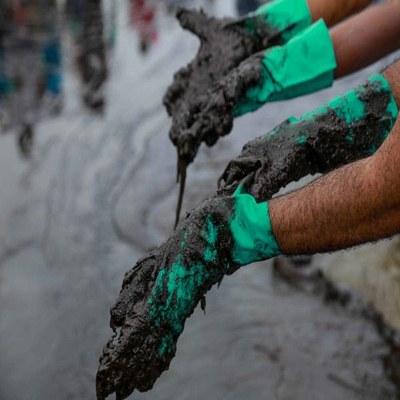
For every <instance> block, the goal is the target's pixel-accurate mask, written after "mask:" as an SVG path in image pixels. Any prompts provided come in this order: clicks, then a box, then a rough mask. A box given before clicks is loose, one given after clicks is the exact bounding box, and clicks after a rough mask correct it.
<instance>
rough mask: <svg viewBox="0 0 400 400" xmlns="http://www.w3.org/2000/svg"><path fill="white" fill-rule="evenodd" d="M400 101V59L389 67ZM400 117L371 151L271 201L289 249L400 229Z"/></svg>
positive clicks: (343, 243) (361, 239)
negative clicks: (372, 152)
mask: <svg viewBox="0 0 400 400" xmlns="http://www.w3.org/2000/svg"><path fill="white" fill-rule="evenodd" d="M383 74H384V75H385V77H386V79H387V80H388V82H389V83H390V85H391V88H392V92H393V95H394V98H395V100H396V102H397V104H398V105H400V61H398V62H396V63H395V64H393V65H392V66H390V67H389V68H388V69H386V71H385V72H384V73H383ZM399 188H400V118H398V119H397V121H396V124H395V126H394V128H393V129H392V131H391V133H390V135H389V137H388V138H387V139H386V141H385V142H384V143H383V145H382V146H381V147H380V148H379V150H378V151H377V152H376V153H375V154H374V155H373V156H371V157H369V158H365V159H363V160H360V161H357V162H355V163H352V164H348V165H346V166H344V167H342V168H339V169H337V170H335V171H333V172H331V173H329V174H327V175H325V176H323V177H322V178H320V179H318V180H316V181H315V182H313V183H312V184H310V185H308V186H306V187H305V188H303V189H301V190H299V191H297V192H294V193H291V194H288V195H285V196H282V197H278V198H276V199H273V200H271V201H270V203H269V211H270V216H271V222H272V228H273V231H274V234H275V237H276V239H277V241H278V243H279V245H280V247H281V250H282V251H283V252H284V253H285V254H307V253H318V252H324V251H333V250H338V249H343V248H347V247H351V246H355V245H358V244H362V243H366V242H369V241H374V240H378V239H382V238H385V237H389V236H391V235H394V234H396V233H400V190H399Z"/></svg>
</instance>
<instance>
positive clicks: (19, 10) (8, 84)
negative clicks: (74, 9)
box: [0, 0, 62, 156]
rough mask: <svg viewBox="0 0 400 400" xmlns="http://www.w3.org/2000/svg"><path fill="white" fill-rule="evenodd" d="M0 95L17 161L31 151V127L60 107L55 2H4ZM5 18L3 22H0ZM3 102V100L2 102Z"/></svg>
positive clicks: (59, 49) (32, 128)
mask: <svg viewBox="0 0 400 400" xmlns="http://www.w3.org/2000/svg"><path fill="white" fill-rule="evenodd" d="M2 8H3V9H5V10H6V14H4V13H3V19H4V18H5V19H6V24H5V26H6V27H7V29H6V31H5V32H4V31H3V34H2V38H1V39H2V45H1V47H2V51H1V53H2V56H1V71H0V74H1V82H2V83H1V84H0V85H1V86H2V89H0V91H1V96H2V97H3V105H4V110H3V111H4V113H6V114H7V118H6V119H9V125H10V127H12V128H16V129H17V131H18V132H19V134H18V144H19V148H20V150H21V154H22V155H23V156H29V155H30V153H31V150H32V145H33V137H34V126H35V124H36V123H37V122H38V121H39V120H40V118H41V117H42V116H43V115H53V114H56V113H59V112H60V110H61V107H62V65H61V64H62V60H61V44H60V37H59V24H58V22H59V20H58V11H57V2H56V0H34V1H26V0H25V1H24V0H17V1H12V2H10V1H9V2H4V3H3V4H2ZM4 15H6V17H4ZM5 98H6V101H4V99H5Z"/></svg>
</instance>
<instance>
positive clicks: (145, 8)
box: [130, 0, 157, 54]
mask: <svg viewBox="0 0 400 400" xmlns="http://www.w3.org/2000/svg"><path fill="white" fill-rule="evenodd" d="M130 21H131V24H132V26H133V27H135V29H136V30H137V32H138V35H139V49H140V52H141V53H142V54H146V53H147V51H148V50H149V48H150V46H151V45H152V44H153V43H155V42H156V40H157V29H156V25H155V22H156V6H155V4H153V3H152V2H151V1H148V0H130Z"/></svg>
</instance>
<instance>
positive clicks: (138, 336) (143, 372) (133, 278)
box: [97, 189, 280, 400]
mask: <svg viewBox="0 0 400 400" xmlns="http://www.w3.org/2000/svg"><path fill="white" fill-rule="evenodd" d="M278 254H280V250H279V246H278V244H277V242H276V240H275V238H274V235H273V233H272V229H271V223H270V219H269V212H268V204H267V203H259V204H257V203H256V202H255V200H254V198H253V197H252V196H250V195H248V194H246V193H243V192H241V190H240V189H238V190H237V191H236V193H235V194H234V196H229V197H220V198H213V199H210V200H208V201H205V202H204V203H203V204H202V205H201V206H200V207H198V208H197V209H195V210H194V211H192V212H191V214H190V215H189V216H188V217H187V218H186V219H185V220H184V221H182V223H181V224H180V226H179V228H178V230H176V231H175V232H174V234H173V235H172V236H171V237H170V238H169V239H168V241H167V242H166V243H164V244H163V245H162V246H160V247H159V248H157V249H156V250H154V251H152V252H151V253H150V254H149V255H148V256H147V257H145V258H143V259H142V260H139V262H138V263H137V264H136V265H135V267H134V268H133V269H132V270H131V271H129V272H128V273H127V274H126V275H125V278H124V282H123V285H122V290H121V293H120V295H119V298H118V300H117V302H116V304H115V305H114V306H113V307H112V309H111V327H112V328H113V329H114V330H115V329H117V328H118V333H117V332H116V334H115V336H114V337H113V338H112V339H111V340H110V341H109V343H108V344H107V345H106V346H105V348H104V350H103V355H102V356H101V357H100V366H99V370H98V373H97V398H98V399H105V398H106V397H107V396H108V395H109V394H112V393H113V392H116V394H117V399H119V400H122V399H125V398H126V397H128V396H129V395H130V394H131V393H132V391H133V390H134V389H138V390H139V391H147V390H149V389H151V388H152V387H153V385H154V382H155V381H156V379H157V378H158V377H159V376H160V374H161V373H162V372H163V371H164V370H166V369H168V367H169V364H170V362H171V360H172V358H173V357H174V355H175V352H176V343H177V340H178V338H179V335H180V334H181V333H182V331H183V329H184V325H185V321H186V319H187V318H188V317H189V316H190V315H191V314H192V313H193V310H194V309H195V307H196V305H197V304H198V303H199V301H200V300H202V299H203V298H204V295H205V294H206V292H207V291H208V290H209V289H210V288H211V287H212V286H213V285H214V284H216V283H220V282H221V280H222V278H223V277H224V276H225V275H230V274H232V273H233V272H235V271H236V270H237V269H238V268H239V267H240V266H242V265H246V264H249V263H251V262H254V261H259V260H264V259H267V258H270V257H274V256H276V255H278Z"/></svg>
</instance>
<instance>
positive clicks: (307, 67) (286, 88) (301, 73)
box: [260, 20, 336, 102]
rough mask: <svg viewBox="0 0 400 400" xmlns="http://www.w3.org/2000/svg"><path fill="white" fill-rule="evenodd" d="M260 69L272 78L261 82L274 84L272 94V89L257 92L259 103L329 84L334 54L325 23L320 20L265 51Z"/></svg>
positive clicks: (332, 77) (287, 97) (333, 67)
mask: <svg viewBox="0 0 400 400" xmlns="http://www.w3.org/2000/svg"><path fill="white" fill-rule="evenodd" d="M263 69H264V70H266V72H267V73H268V75H271V78H272V79H271V78H270V79H265V80H264V81H265V82H268V84H269V83H270V81H271V80H272V82H276V84H275V85H274V90H273V91H272V94H271V95H268V94H269V93H271V90H267V91H260V95H261V98H260V101H262V102H266V101H276V100H284V99H290V98H293V97H297V96H301V95H305V94H309V93H312V92H316V91H318V90H321V89H324V88H327V87H329V86H331V85H332V83H333V80H334V70H335V69H336V57H335V52H334V48H333V43H332V40H331V37H330V34H329V30H328V28H327V26H326V24H325V22H324V21H323V20H319V21H318V22H316V23H315V24H313V25H312V26H311V27H309V28H308V29H306V30H305V31H304V32H302V33H300V34H299V35H297V36H296V37H295V38H293V39H292V40H290V41H289V42H288V43H287V44H286V45H285V46H277V47H274V48H272V49H271V50H270V51H267V52H266V54H265V57H264V60H263ZM264 92H265V97H262V95H263V94H264ZM267 93H268V94H267Z"/></svg>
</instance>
